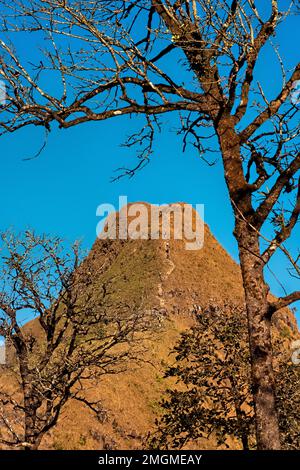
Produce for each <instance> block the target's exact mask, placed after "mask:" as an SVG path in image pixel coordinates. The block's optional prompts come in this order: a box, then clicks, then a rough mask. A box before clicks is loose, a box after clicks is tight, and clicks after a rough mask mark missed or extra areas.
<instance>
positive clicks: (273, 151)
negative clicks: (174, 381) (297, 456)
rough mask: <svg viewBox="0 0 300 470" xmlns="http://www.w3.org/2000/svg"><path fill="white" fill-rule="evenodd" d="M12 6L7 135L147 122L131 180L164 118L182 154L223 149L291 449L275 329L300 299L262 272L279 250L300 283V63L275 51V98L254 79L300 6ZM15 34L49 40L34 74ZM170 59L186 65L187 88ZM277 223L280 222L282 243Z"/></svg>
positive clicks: (124, 2) (251, 307)
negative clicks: (173, 127) (294, 241)
mask: <svg viewBox="0 0 300 470" xmlns="http://www.w3.org/2000/svg"><path fill="white" fill-rule="evenodd" d="M0 3H1V5H2V28H1V29H2V37H3V38H5V37H6V38H7V39H6V40H5V39H1V42H0V47H1V53H0V56H1V69H0V73H1V76H2V80H3V81H4V82H5V84H6V87H7V91H8V93H7V103H6V105H3V110H2V118H1V122H0V126H1V128H2V130H3V132H14V131H16V130H18V129H20V128H23V127H24V126H28V125H35V126H42V127H43V128H44V129H46V132H49V131H50V129H51V125H52V124H54V123H58V125H59V127H61V128H69V127H72V126H76V125H79V124H81V123H83V122H89V121H102V120H105V119H110V118H116V117H120V116H125V115H133V114H134V115H141V117H144V118H145V124H144V125H143V126H142V128H141V130H140V131H139V132H137V133H134V132H133V133H132V135H131V136H130V138H129V139H128V141H127V145H128V146H130V147H131V146H133V145H134V144H139V145H138V149H142V150H139V153H138V161H137V165H136V166H135V168H129V169H128V168H124V169H123V172H122V174H124V173H125V174H128V175H129V176H132V175H133V174H134V173H135V171H136V170H138V169H141V168H142V167H143V166H144V164H145V163H147V162H148V160H149V156H150V155H151V152H152V146H153V139H154V136H155V131H156V130H157V128H159V127H160V125H161V122H160V121H159V115H162V114H164V113H169V112H173V111H175V112H177V114H178V115H179V117H180V127H179V133H180V134H181V135H182V136H183V142H184V147H186V145H187V144H188V143H192V144H193V145H194V146H195V147H196V149H197V150H198V152H199V153H200V155H201V156H202V158H204V159H205V160H208V161H209V163H210V162H211V159H210V157H209V151H210V150H214V149H216V145H217V146H218V147H217V148H218V149H219V151H220V153H221V155H222V160H223V166H224V175H225V179H226V183H227V187H228V192H229V196H230V200H231V204H232V208H233V211H234V215H235V229H234V235H235V237H236V240H237V243H238V248H239V256H240V263H241V270H242V276H243V283H244V289H245V298H246V304H247V312H248V322H249V341H250V350H251V361H252V381H253V389H254V402H255V414H256V434H257V442H258V448H259V449H279V448H280V440H279V429H278V418H277V413H276V407H275V392H274V373H273V368H272V344H271V330H270V323H271V317H272V315H273V313H274V312H275V311H276V310H278V309H280V308H282V307H283V306H287V305H289V304H291V303H292V302H294V301H296V300H299V299H300V291H297V292H294V293H291V294H289V295H286V296H285V297H283V298H281V299H278V300H276V301H270V300H269V298H268V292H269V287H268V285H267V283H266V281H265V277H264V268H265V266H266V265H267V263H268V262H269V261H270V259H271V257H272V256H273V255H274V253H275V252H276V250H280V251H282V253H283V254H285V255H286V256H287V258H288V260H289V262H291V267H292V269H293V274H295V273H296V275H297V276H299V264H298V261H299V257H297V256H296V258H293V256H292V254H291V253H289V252H288V251H287V249H286V247H285V245H284V243H285V241H286V240H287V239H288V238H289V237H290V235H291V232H292V230H293V228H294V227H295V225H296V223H297V221H298V216H299V209H300V189H299V188H300V186H299V167H300V153H299V147H298V145H299V124H298V121H297V117H298V113H299V107H298V106H297V96H296V91H295V83H296V82H297V81H298V80H299V79H300V65H299V64H294V67H293V68H292V69H291V70H285V67H284V63H283V60H282V59H281V57H280V55H279V51H278V50H277V48H276V46H275V45H274V48H275V53H276V56H277V58H278V62H279V66H280V67H281V70H282V85H280V84H279V83H276V85H278V86H279V89H278V91H277V92H273V96H272V93H271V92H270V90H269V85H268V80H270V77H269V75H268V71H267V77H266V78H267V83H265V82H264V83H262V82H260V83H257V80H255V72H256V65H257V62H258V60H259V59H260V58H262V57H263V54H264V51H263V49H264V48H265V47H267V46H272V45H273V38H274V36H275V34H276V30H277V28H278V26H279V25H280V24H281V23H282V22H283V21H284V20H285V19H286V18H288V17H289V15H291V14H294V13H296V10H297V4H296V2H294V1H291V2H288V1H283V2H279V1H277V0H266V1H265V2H259V3H260V5H259V6H258V5H257V3H258V2H254V1H253V0H230V1H229V0H116V1H106V0H102V1H100V0H98V1H97V0H90V1H88V2H86V1H80V0H77V1H76V0H74V1H70V0H28V1H27V0H26V1H23V0H17V1H15V2H13V3H12V2H7V1H6V0H1V2H0ZM16 33H18V34H19V35H20V36H21V37H24V36H25V37H26V34H29V33H30V34H35V35H36V38H37V40H38V41H41V40H42V39H43V40H45V41H43V44H44V49H43V50H42V51H41V52H40V57H39V60H38V61H36V63H35V65H32V63H27V62H26V59H25V58H24V57H22V56H21V55H20V54H18V47H17V44H16V43H15V46H14V41H15V34H16ZM172 55H173V56H172ZM168 58H172V59H173V61H176V62H177V63H178V64H179V65H178V66H180V78H178V67H173V68H171V67H170V61H169V60H167V59H168ZM28 62H29V61H28ZM45 73H47V74H48V79H49V77H50V78H52V79H53V80H55V81H56V83H57V85H56V87H55V90H54V91H53V87H51V91H50V90H49V89H48V88H49V87H47V86H45V85H44V84H45V80H44V76H45ZM290 98H291V99H290ZM210 138H211V139H212V144H210V147H209V146H208V145H207V144H206V143H207V142H209V140H210ZM141 144H142V145H141ZM279 209H280V210H279ZM268 221H269V222H270V221H271V222H274V227H273V228H274V231H273V234H272V235H270V224H269V223H267V222H268ZM266 227H267V232H264V230H265V228H266ZM263 232H264V233H263ZM262 236H263V237H264V238H262Z"/></svg>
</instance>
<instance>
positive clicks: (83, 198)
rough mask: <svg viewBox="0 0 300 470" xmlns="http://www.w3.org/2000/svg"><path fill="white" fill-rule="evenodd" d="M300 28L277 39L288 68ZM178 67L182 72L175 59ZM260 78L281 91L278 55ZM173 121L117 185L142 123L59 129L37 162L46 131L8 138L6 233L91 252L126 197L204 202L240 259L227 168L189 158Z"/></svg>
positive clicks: (268, 58)
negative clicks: (103, 221)
mask: <svg viewBox="0 0 300 470" xmlns="http://www.w3.org/2000/svg"><path fill="white" fill-rule="evenodd" d="M297 22H298V23H299V18H298V20H297V19H296V18H293V19H290V20H289V27H288V28H285V29H284V30H283V29H282V30H280V31H279V35H278V37H277V38H276V39H274V42H278V43H280V44H281V52H282V55H283V57H284V59H285V61H286V64H287V66H291V65H294V64H295V63H296V62H297V60H298V61H299V43H300V37H299V30H300V28H299V24H298V25H297ZM297 26H298V28H297ZM30 41H31V39H30V38H29V40H28V41H27V43H26V44H23V45H21V44H19V48H20V50H22V48H23V50H22V52H23V54H24V55H25V56H26V53H27V51H28V50H30V48H31V50H32V49H33V48H35V47H36V44H35V43H34V42H32V43H30ZM32 41H33V40H32ZM297 55H298V57H297ZM174 66H175V67H176V66H177V65H176V63H175V61H174ZM258 76H264V77H265V79H266V80H267V81H268V83H269V93H270V95H272V92H274V93H275V92H276V91H277V87H278V80H280V76H279V69H278V66H277V65H276V59H275V55H274V54H273V53H271V52H270V50H269V51H268V50H267V51H266V52H265V54H264V57H263V58H262V60H261V61H260V62H259V68H258ZM165 121H166V126H165V128H164V129H165V130H164V131H163V132H162V133H161V135H159V136H158V137H157V139H156V144H155V151H154V155H153V157H152V159H151V163H150V164H149V165H148V166H146V167H145V168H144V169H143V170H142V171H141V172H139V173H137V174H136V176H135V177H134V178H133V179H131V180H129V179H121V180H120V181H118V182H115V183H111V182H110V178H111V176H113V175H114V170H115V169H116V168H118V167H120V166H124V165H127V166H128V165H129V166H130V163H131V161H132V163H133V164H134V158H135V156H134V154H131V153H129V152H128V150H125V149H123V148H121V147H120V144H121V143H122V142H123V141H124V138H125V137H126V135H128V134H129V133H130V130H131V129H132V126H133V125H135V124H136V119H135V118H134V119H133V120H130V119H129V118H121V119H120V118H118V119H113V120H111V121H106V122H102V123H92V124H85V125H81V126H80V127H77V128H72V129H70V130H58V129H56V128H55V129H53V131H52V132H51V133H50V135H49V138H48V143H47V146H46V148H45V150H44V151H43V153H42V154H41V156H40V157H38V158H36V159H34V160H30V161H24V160H23V159H24V158H26V157H30V156H32V155H34V154H35V153H36V151H37V150H38V149H39V148H40V146H41V145H42V142H43V133H42V132H41V130H40V129H35V128H27V129H23V130H22V131H19V132H18V133H16V134H12V135H6V136H4V137H2V138H1V139H0V152H1V153H0V155H1V157H0V158H1V174H0V201H1V206H0V217H1V218H0V229H1V230H4V229H6V228H8V227H10V226H13V227H14V228H15V229H16V230H23V229H25V228H28V227H32V228H34V229H36V230H37V231H39V232H48V233H53V234H57V235H60V236H62V237H64V238H66V239H68V240H70V241H73V240H74V239H77V238H83V239H84V243H85V245H86V246H88V247H90V246H91V244H92V243H93V241H94V239H95V236H96V233H95V230H96V224H97V222H98V220H97V218H96V208H97V206H98V205H99V204H101V203H104V202H107V203H112V204H117V202H118V197H119V195H127V196H128V200H129V201H148V202H151V203H163V202H166V203H167V202H177V201H185V202H189V203H192V204H195V203H203V204H205V221H206V223H207V224H208V225H209V226H210V228H211V231H212V232H213V234H214V235H215V236H216V238H217V239H218V240H219V241H220V243H222V245H223V246H224V247H225V248H226V249H227V251H229V253H230V254H231V255H232V256H233V257H234V258H235V259H237V248H236V243H235V240H234V238H233V235H232V228H233V217H232V210H231V207H230V204H229V200H228V195H227V190H226V187H225V183H224V178H223V170H222V165H221V162H220V161H219V162H218V163H217V164H216V165H215V166H213V167H209V166H207V165H206V164H205V163H204V162H203V161H201V160H200V159H199V158H198V157H197V156H196V155H195V153H193V152H192V151H191V150H189V149H188V150H187V151H186V153H185V154H183V153H182V147H181V142H180V140H179V139H178V138H177V137H176V135H175V133H172V132H168V130H167V128H172V127H174V125H175V124H177V123H178V122H177V119H176V117H175V115H174V116H171V115H170V116H166V117H165ZM298 235H299V232H298ZM297 238H298V237H297ZM296 242H297V239H296V238H295V237H294V243H296ZM273 268H274V270H275V271H276V272H277V274H278V275H279V276H281V279H282V280H283V282H284V284H285V286H286V289H287V291H288V292H289V291H290V290H291V289H292V288H297V283H296V281H295V280H292V279H291V278H290V277H289V276H288V275H287V274H286V272H285V271H284V269H283V266H282V265H281V261H280V260H279V259H278V260H276V259H275V261H274V262H273V266H272V269H273ZM268 276H269V275H268ZM270 282H271V287H272V290H273V291H274V293H276V294H277V295H282V294H283V292H282V289H281V288H280V286H279V285H278V283H277V282H276V281H275V280H274V278H272V276H271V277H270Z"/></svg>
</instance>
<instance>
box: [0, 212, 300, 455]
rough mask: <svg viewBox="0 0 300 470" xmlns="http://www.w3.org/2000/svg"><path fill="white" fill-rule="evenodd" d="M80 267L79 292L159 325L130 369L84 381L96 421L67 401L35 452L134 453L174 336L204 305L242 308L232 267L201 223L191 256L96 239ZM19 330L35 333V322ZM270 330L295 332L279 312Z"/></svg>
mask: <svg viewBox="0 0 300 470" xmlns="http://www.w3.org/2000/svg"><path fill="white" fill-rule="evenodd" d="M147 207H148V208H149V207H150V206H147ZM80 269H81V270H84V274H85V283H84V285H82V286H81V288H82V289H88V290H91V292H92V293H93V295H94V296H97V293H99V292H100V291H101V289H102V288H103V284H106V285H108V286H109V295H110V300H111V303H112V305H113V304H114V302H115V304H117V303H118V301H120V300H122V301H124V302H127V303H128V304H132V305H133V304H134V303H138V302H141V303H142V305H143V308H145V309H151V311H152V312H153V314H157V315H159V318H160V319H161V326H160V329H159V331H156V332H155V333H154V336H153V338H152V339H147V340H145V341H146V345H147V352H145V353H144V354H143V356H144V357H143V358H141V359H143V362H141V363H132V364H130V370H129V371H127V372H126V373H121V374H117V375H112V376H107V377H104V378H103V379H102V381H101V383H90V387H88V388H87V389H86V390H85V393H86V394H87V396H89V397H92V398H93V400H101V402H102V406H103V410H104V413H103V415H101V416H95V414H94V413H93V412H92V411H90V410H88V409H87V408H86V407H85V406H84V405H81V404H79V403H78V402H70V403H69V404H67V406H66V407H65V409H64V411H63V414H62V416H61V417H60V419H59V422H58V424H57V426H56V427H55V428H54V429H53V430H51V431H50V432H49V433H48V435H46V437H45V438H44V439H43V441H42V445H41V446H40V448H41V449H49V448H50V449H103V448H105V449H132V448H133V449H135V448H141V447H143V445H144V440H145V438H146V436H147V435H148V434H149V432H151V431H152V430H153V429H154V424H155V419H156V418H157V417H158V416H159V415H160V412H161V409H160V405H159V401H160V399H161V397H162V396H163V395H164V392H165V390H166V388H167V387H170V386H172V383H171V382H170V381H167V380H166V379H163V374H164V370H165V367H166V365H167V364H170V363H171V362H172V360H173V359H172V357H170V355H169V352H170V350H171V349H172V347H173V346H174V344H175V343H176V341H177V340H178V337H179V334H180V333H181V332H182V331H184V330H186V329H187V328H189V327H190V326H191V325H192V324H193V312H195V310H196V311H197V312H199V311H201V309H202V308H205V306H206V305H208V304H209V303H210V302H212V301H213V302H216V303H222V302H224V301H230V302H234V303H237V304H242V303H243V289H242V282H241V275H240V269H239V266H238V264H237V263H236V262H235V261H234V260H233V259H232V258H231V257H230V255H229V254H228V253H227V252H226V251H225V250H224V249H223V248H222V246H221V245H220V244H219V243H218V241H217V240H216V239H215V237H214V236H213V235H212V234H211V232H210V230H209V228H208V226H206V225H205V240H204V246H203V248H202V249H200V250H197V251H188V250H186V249H185V243H184V240H172V239H171V240H170V242H166V241H164V240H162V239H161V238H160V239H158V240H128V241H127V240H118V239H117V240H99V239H97V240H96V242H95V243H94V246H93V247H92V249H91V251H90V253H89V255H88V257H87V258H86V260H85V261H84V262H83V263H82V265H81V267H80ZM26 329H28V330H30V331H31V332H34V334H35V335H36V336H38V335H39V327H38V323H37V321H35V320H34V321H32V322H30V323H29V324H27V325H26ZM274 329H275V332H276V333H275V334H276V335H280V336H282V340H283V341H284V342H289V341H290V339H291V338H293V337H294V336H295V335H296V334H297V331H298V330H297V325H296V320H295V318H294V316H293V314H292V313H291V312H290V311H289V310H287V309H285V310H282V311H280V312H278V313H277V314H276V315H275V317H274ZM1 382H2V385H3V384H4V383H5V384H6V385H5V386H7V387H8V388H9V389H10V390H14V387H15V383H14V379H13V378H12V375H11V373H10V372H9V370H6V371H5V372H4V371H3V374H2V378H1ZM198 445H199V443H198ZM201 446H202V447H203V448H214V442H213V440H211V441H203V442H201ZM234 446H235V444H234V443H232V447H234Z"/></svg>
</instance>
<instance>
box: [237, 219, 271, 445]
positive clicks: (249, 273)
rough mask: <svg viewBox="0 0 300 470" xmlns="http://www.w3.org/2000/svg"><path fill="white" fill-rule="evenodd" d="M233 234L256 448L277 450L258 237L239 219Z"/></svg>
mask: <svg viewBox="0 0 300 470" xmlns="http://www.w3.org/2000/svg"><path fill="white" fill-rule="evenodd" d="M235 235H236V239H237V241H238V245H239V252H240V263H241V270H242V277H243V285H244V291H245V298H246V308H247V315H248V328H249V343H250V356H251V384H252V393H253V398H254V407H255V424H256V439H257V447H258V449H260V450H266V449H270V450H278V449H280V438H279V426H278V417H277V412H276V403H275V378H274V371H273V365H272V358H273V354H272V338H271V320H270V318H269V317H268V301H267V295H268V286H267V285H266V283H265V281H264V275H263V263H262V261H261V259H260V257H259V240H258V235H257V234H256V233H255V231H254V230H252V229H251V228H249V226H247V223H245V222H243V221H237V224H236V231H235Z"/></svg>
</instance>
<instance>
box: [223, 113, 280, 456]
mask: <svg viewBox="0 0 300 470" xmlns="http://www.w3.org/2000/svg"><path fill="white" fill-rule="evenodd" d="M216 129H217V133H218V136H219V142H220V147H221V150H222V157H223V163H224V169H225V178H226V183H227V186H228V190H229V194H230V198H231V202H232V206H233V210H234V213H235V231H234V235H235V238H236V240H237V243H238V248H239V257H240V264H241V270H242V277H243V286H244V291H245V300H246V307H247V315H248V328H249V345H250V356H251V376H252V377H251V382H252V387H253V398H254V407H255V425H256V440H257V447H258V449H280V440H279V425H278V418H277V412H276V406H275V401H276V400H275V379H274V372H273V366H272V341H271V321H270V318H269V317H268V299H267V296H268V287H267V285H266V283H265V280H264V273H263V262H262V260H261V257H260V247H259V234H258V233H257V232H256V231H255V230H254V229H253V228H252V227H251V224H250V223H249V220H251V217H252V215H253V213H254V210H253V206H252V200H251V192H250V191H249V188H248V184H247V182H246V181H245V177H244V171H243V166H242V159H241V149H240V141H239V137H238V135H237V133H236V131H235V123H234V119H233V117H232V116H230V115H225V116H224V117H223V118H222V119H220V121H219V122H218V123H217V125H216Z"/></svg>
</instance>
